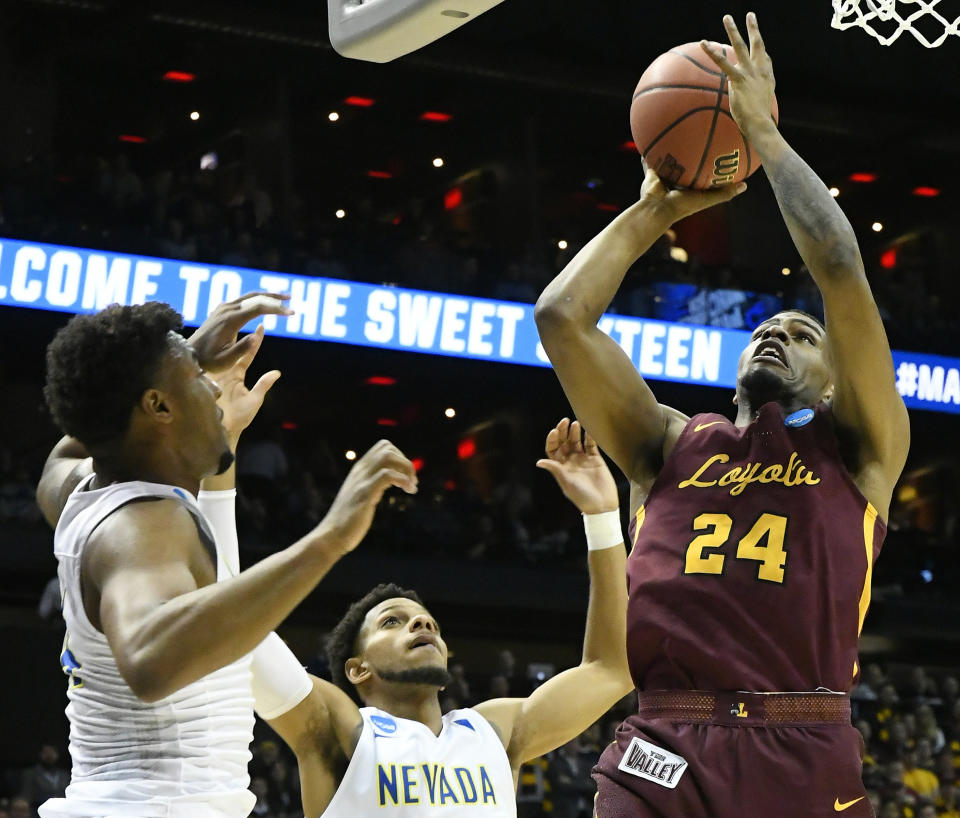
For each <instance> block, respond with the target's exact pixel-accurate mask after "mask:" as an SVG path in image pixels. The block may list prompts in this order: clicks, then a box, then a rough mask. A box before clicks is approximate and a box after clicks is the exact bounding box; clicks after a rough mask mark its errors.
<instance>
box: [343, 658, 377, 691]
mask: <svg viewBox="0 0 960 818" xmlns="http://www.w3.org/2000/svg"><path fill="white" fill-rule="evenodd" d="M343 668H344V671H345V672H346V676H347V681H348V682H350V684H352V685H358V684H360V683H361V682H365V681H367V679H369V678H370V677H371V676H372V675H373V672H372V671H371V670H370V666H369V665H368V664H367V663H366V662H364V661H363V660H362V659H361V658H360V657H358V656H351V657H350V658H349V659H347V661H346V663H345V664H344V666H343Z"/></svg>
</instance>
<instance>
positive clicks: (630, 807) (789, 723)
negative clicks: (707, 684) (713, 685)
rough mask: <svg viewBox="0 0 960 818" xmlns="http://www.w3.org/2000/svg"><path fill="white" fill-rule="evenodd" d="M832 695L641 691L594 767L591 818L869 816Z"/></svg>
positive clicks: (856, 748)
mask: <svg viewBox="0 0 960 818" xmlns="http://www.w3.org/2000/svg"><path fill="white" fill-rule="evenodd" d="M862 754H863V743H862V740H861V738H860V734H859V733H858V732H857V731H856V729H854V728H853V727H852V726H851V724H850V702H849V699H847V698H846V696H840V695H837V694H818V693H806V694H780V693H773V694H756V693H752V694H751V693H701V692H699V691H655V692H646V693H641V694H640V707H639V710H638V714H637V715H635V716H630V718H628V719H627V720H626V721H625V722H624V723H623V724H621V725H620V727H619V728H618V729H617V735H616V741H614V742H613V743H612V744H611V745H610V746H609V747H607V749H606V750H605V751H604V752H603V754H602V755H601V756H600V760H599V761H598V762H597V766H596V767H595V768H594V770H593V777H594V779H595V780H596V782H597V798H596V802H595V803H596V811H595V818H773V817H774V816H775V817H776V818H818V817H819V816H824V818H826V816H832V817H833V818H839V817H840V816H842V818H872V817H873V809H872V808H871V806H870V801H869V799H868V798H867V793H866V790H865V789H864V786H863V782H862V780H861V768H862Z"/></svg>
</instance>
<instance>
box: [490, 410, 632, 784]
mask: <svg viewBox="0 0 960 818" xmlns="http://www.w3.org/2000/svg"><path fill="white" fill-rule="evenodd" d="M546 454H547V456H546V458H544V459H542V460H540V461H538V463H537V466H539V467H540V468H542V469H545V470H546V471H548V472H550V474H551V475H553V477H554V478H555V479H556V481H557V483H558V484H559V485H560V488H561V489H562V490H563V493H564V494H565V495H566V496H567V498H568V499H569V500H571V502H573V503H574V505H576V506H577V508H578V509H580V511H581V512H582V513H583V515H584V522H585V525H586V529H587V547H588V548H589V566H590V601H589V604H588V607H587V625H586V633H585V635H584V639H583V658H582V660H581V662H580V664H579V665H578V666H577V667H575V668H571V669H570V670H567V671H564V672H563V673H560V674H559V675H557V676H555V677H554V678H552V679H550V680H549V681H547V682H546V683H545V684H543V685H542V686H541V687H539V688H537V690H535V691H534V692H533V693H531V694H530V696H528V697H527V698H525V699H494V700H491V701H488V702H484V703H483V704H481V705H478V706H477V708H476V709H477V711H479V712H480V713H482V714H483V715H484V717H485V718H487V719H488V720H489V721H490V722H491V723H493V724H494V725H495V726H496V727H497V730H498V732H499V733H500V736H501V738H502V739H503V743H504V745H505V746H506V748H507V755H508V757H509V758H510V764H511V766H512V767H513V770H514V774H516V771H517V770H518V769H519V767H520V765H521V764H522V763H523V762H524V761H527V760H529V759H531V758H536V757H537V756H539V755H542V754H543V753H546V752H548V751H550V750H553V749H555V748H557V747H559V746H560V745H561V744H564V743H566V742H567V741H569V740H570V739H572V738H573V737H574V736H577V735H579V734H580V733H582V732H583V731H584V730H586V729H587V728H588V727H589V726H590V725H591V724H593V723H594V722H595V721H596V720H597V719H599V718H600V717H601V716H602V715H603V714H604V713H605V712H606V711H607V710H609V709H610V707H612V706H613V704H614V703H615V702H617V701H618V700H619V699H620V698H622V697H623V696H624V695H626V694H627V693H628V692H629V691H630V689H631V688H632V687H633V683H632V682H631V679H630V671H629V668H628V667H627V654H626V650H627V648H626V615H627V583H626V569H625V566H626V552H625V550H624V547H623V533H622V530H621V528H620V512H619V508H618V498H617V487H616V484H615V483H614V481H613V476H612V475H611V474H610V470H609V469H608V468H607V465H606V463H605V462H604V460H603V457H602V456H601V455H600V452H599V450H598V449H597V444H596V442H595V441H594V440H593V438H591V437H590V435H582V434H581V428H580V423H579V422H577V421H574V422H573V423H571V422H570V421H569V420H567V419H566V418H564V419H563V420H561V421H560V423H559V424H557V426H556V428H555V429H551V430H550V433H549V434H548V435H547V442H546Z"/></svg>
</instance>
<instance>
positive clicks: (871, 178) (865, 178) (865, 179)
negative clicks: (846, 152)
mask: <svg viewBox="0 0 960 818" xmlns="http://www.w3.org/2000/svg"><path fill="white" fill-rule="evenodd" d="M849 178H850V181H851V182H860V183H861V184H862V183H869V182H876V181H877V174H875V173H866V172H864V171H859V172H857V173H851V174H850V177H849Z"/></svg>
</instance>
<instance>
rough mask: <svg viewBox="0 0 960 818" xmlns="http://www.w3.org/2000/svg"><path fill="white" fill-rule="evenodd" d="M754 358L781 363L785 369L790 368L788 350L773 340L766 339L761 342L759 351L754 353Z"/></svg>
mask: <svg viewBox="0 0 960 818" xmlns="http://www.w3.org/2000/svg"><path fill="white" fill-rule="evenodd" d="M753 360H755V361H768V362H769V363H775V364H779V365H780V366H782V367H783V368H784V369H787V368H788V367H787V355H786V352H785V351H784V349H783V347H782V346H781V345H780V343H779V342H777V341H773V340H770V341H764V342H763V343H762V344H760V346H758V347H757V351H756V352H754V353H753Z"/></svg>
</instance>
